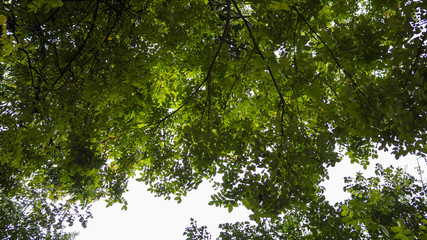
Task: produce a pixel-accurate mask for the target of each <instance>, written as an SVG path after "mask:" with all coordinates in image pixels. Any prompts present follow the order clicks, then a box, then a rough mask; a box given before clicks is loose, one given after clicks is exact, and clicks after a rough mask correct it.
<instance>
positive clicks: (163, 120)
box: [150, 0, 231, 128]
mask: <svg viewBox="0 0 427 240" xmlns="http://www.w3.org/2000/svg"><path fill="white" fill-rule="evenodd" d="M230 18H231V6H230V0H227V19H226V22H225V26H224V31H223V33H222V36H221V41H220V43H219V46H218V49H217V51H216V53H215V55H214V58H213V59H212V61H211V64H210V66H209V69H208V73H207V75H206V77H205V79H204V80H203V81H202V82H201V83H200V84H199V85H198V86H197V88H196V89H195V90H194V91H193V92H192V93H191V94H190V96H188V98H187V99H186V100H185V101H184V103H183V104H182V105H181V106H180V107H179V108H177V109H175V110H174V111H173V112H171V113H170V114H169V115H168V116H166V117H164V118H163V119H161V120H160V121H158V122H157V127H156V128H158V127H159V126H160V124H161V123H163V122H165V121H166V120H168V119H169V118H171V117H172V116H173V115H175V113H177V112H179V111H180V110H181V109H182V108H183V107H184V106H185V105H187V104H188V103H189V102H190V100H191V99H192V98H193V97H194V95H195V94H196V93H197V92H198V91H199V90H200V88H201V87H202V86H203V85H204V84H205V83H206V82H207V81H208V80H209V79H210V77H211V75H212V69H213V66H214V65H215V62H216V59H217V58H218V56H219V53H220V51H221V48H222V45H223V43H224V42H225V38H226V36H227V34H228V30H229V28H230ZM150 125H151V124H150Z"/></svg>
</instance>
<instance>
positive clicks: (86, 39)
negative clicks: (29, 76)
mask: <svg viewBox="0 0 427 240" xmlns="http://www.w3.org/2000/svg"><path fill="white" fill-rule="evenodd" d="M98 7H99V1H97V2H96V6H95V13H94V14H93V19H92V24H91V26H90V29H89V32H88V33H87V35H86V38H85V39H84V40H83V43H82V44H81V45H80V47H79V48H78V49H77V51H76V53H75V54H74V55H73V57H72V58H71V60H70V61H69V62H68V64H67V66H65V68H64V69H63V70H62V71H61V73H60V74H59V77H58V78H57V79H56V80H55V82H54V83H53V84H52V89H54V87H55V85H56V84H57V83H58V81H59V80H60V79H61V78H62V77H63V76H64V74H65V72H66V71H67V69H68V68H70V67H71V64H72V63H73V62H74V60H75V59H76V58H77V56H78V55H79V54H80V53H81V52H82V51H83V48H84V46H85V45H86V43H87V41H88V40H89V38H90V36H91V34H92V32H93V30H94V29H95V21H96V18H97V16H98Z"/></svg>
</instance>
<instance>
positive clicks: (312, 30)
mask: <svg viewBox="0 0 427 240" xmlns="http://www.w3.org/2000/svg"><path fill="white" fill-rule="evenodd" d="M292 9H294V10H295V11H296V12H297V14H298V16H300V17H301V18H302V20H303V21H304V23H305V24H306V25H307V26H308V28H309V29H310V31H311V32H312V33H313V34H314V36H315V38H316V39H318V40H319V41H320V42H321V43H322V44H323V46H325V48H326V49H327V50H328V52H329V53H330V54H331V56H332V58H333V59H334V61H335V63H336V64H337V66H338V68H339V69H341V71H342V72H343V73H344V74H345V75H346V76H347V77H348V78H349V79H350V81H351V83H352V84H353V86H354V88H355V89H356V91H358V92H360V93H361V94H362V95H363V96H364V93H363V92H362V91H361V90H360V89H359V87H358V86H357V83H356V82H355V81H354V79H353V76H352V75H351V74H350V73H349V72H347V70H345V68H344V67H343V66H342V65H341V63H340V62H339V61H338V58H337V57H336V56H335V54H334V53H333V52H332V50H331V49H330V48H329V47H328V45H327V44H326V42H325V41H323V39H322V38H321V37H320V36H319V34H318V33H317V32H316V31H315V30H314V29H313V28H312V27H311V25H310V24H309V23H308V22H307V20H306V19H305V18H304V16H302V15H301V14H300V13H299V11H298V9H297V8H296V7H295V6H292Z"/></svg>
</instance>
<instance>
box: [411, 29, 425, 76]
mask: <svg viewBox="0 0 427 240" xmlns="http://www.w3.org/2000/svg"><path fill="white" fill-rule="evenodd" d="M426 37H427V31H425V32H424V36H423V39H422V40H421V46H420V47H419V48H418V51H417V56H416V57H415V60H414V63H413V64H412V66H411V70H410V71H409V72H410V73H411V74H415V72H416V71H417V69H418V66H419V64H417V62H418V59H419V58H420V56H421V49H423V48H424V42H425V40H426Z"/></svg>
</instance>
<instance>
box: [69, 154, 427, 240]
mask: <svg viewBox="0 0 427 240" xmlns="http://www.w3.org/2000/svg"><path fill="white" fill-rule="evenodd" d="M419 161H420V166H421V169H422V170H424V172H426V170H427V166H426V162H425V161H424V160H423V159H420V160H419ZM377 162H379V163H381V164H382V165H383V166H384V168H385V167H387V166H389V165H390V164H393V165H394V166H401V167H403V168H404V169H406V171H407V172H409V173H410V174H411V175H413V176H414V177H417V178H419V175H418V173H417V171H416V169H415V168H416V167H417V161H416V157H415V156H407V157H405V158H401V159H400V160H395V158H394V156H392V155H390V154H387V153H384V152H379V158H378V159H377V160H375V161H371V164H370V165H369V167H368V169H367V170H366V171H364V170H363V167H361V166H359V165H357V164H350V161H349V160H348V159H344V160H343V161H342V162H340V163H338V164H337V165H336V166H335V167H334V168H332V169H329V176H330V180H329V181H327V182H325V183H323V185H324V186H325V187H326V192H325V195H326V198H327V199H328V200H329V201H330V202H332V203H334V202H339V201H342V200H344V199H346V198H348V197H349V194H346V193H344V192H343V191H342V188H343V187H344V177H354V176H355V174H356V172H359V171H361V172H364V173H365V176H372V175H374V170H375V164H376V163H377ZM423 177H424V178H423V179H424V181H425V179H426V178H427V176H424V175H423ZM146 189H147V187H146V186H145V185H144V184H143V183H140V182H136V181H134V180H132V181H131V182H130V184H129V192H128V193H126V194H125V197H126V199H127V200H128V203H129V205H128V210H127V211H122V210H120V206H119V205H114V206H112V207H109V208H105V206H106V203H105V202H103V201H100V202H97V203H96V204H94V206H93V208H92V214H93V216H94V218H93V219H90V220H89V223H88V227H87V228H86V229H82V228H81V227H80V228H79V227H78V226H79V223H78V222H76V223H75V226H76V227H73V229H74V230H76V231H79V232H80V235H79V236H78V237H77V238H76V239H77V240H93V239H104V240H110V239H111V240H112V239H114V240H115V239H126V240H133V239H139V240H140V239H150V240H152V239H154V240H157V239H159V240H163V239H166V240H168V239H185V237H184V236H183V232H184V230H185V228H186V227H189V226H190V218H194V219H195V220H196V221H197V223H198V226H199V227H200V226H204V225H206V226H207V227H208V231H210V232H211V233H212V239H216V237H217V236H218V234H219V229H218V224H220V223H226V222H236V221H247V220H249V214H250V212H249V211H247V210H246V209H245V208H235V209H234V210H233V212H232V213H228V211H227V209H222V208H217V207H214V206H209V205H208V202H209V201H210V195H211V193H212V192H213V190H212V188H211V187H210V183H208V182H207V183H203V184H202V185H201V186H200V187H199V189H198V190H196V191H193V192H190V193H189V194H188V196H187V197H186V198H183V201H182V203H180V204H177V203H176V202H175V201H173V200H169V201H166V200H163V198H155V197H153V195H152V194H151V193H149V192H147V190H146Z"/></svg>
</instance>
